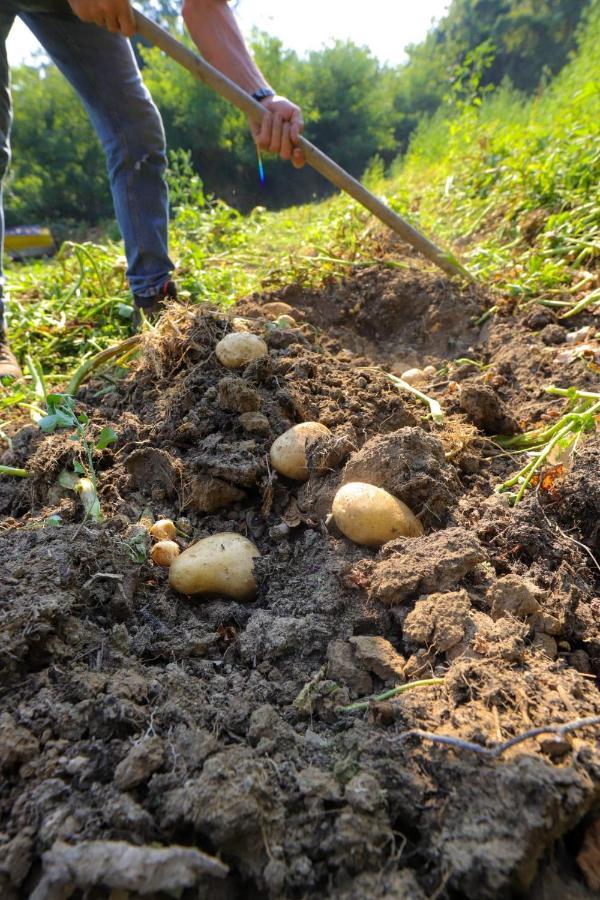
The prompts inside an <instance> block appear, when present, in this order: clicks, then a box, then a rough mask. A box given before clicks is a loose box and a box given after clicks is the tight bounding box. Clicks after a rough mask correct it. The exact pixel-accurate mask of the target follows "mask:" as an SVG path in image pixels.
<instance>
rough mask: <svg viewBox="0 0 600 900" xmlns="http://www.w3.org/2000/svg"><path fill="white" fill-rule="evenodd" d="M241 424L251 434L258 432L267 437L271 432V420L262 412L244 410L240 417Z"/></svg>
mask: <svg viewBox="0 0 600 900" xmlns="http://www.w3.org/2000/svg"><path fill="white" fill-rule="evenodd" d="M238 421H239V423H240V425H241V426H242V428H243V429H244V431H247V432H248V433H249V434H258V435H260V436H261V437H265V436H266V435H268V434H270V432H271V425H270V423H269V420H268V419H267V417H266V416H265V415H263V413H260V412H244V413H242V414H241V416H240V417H239V419H238Z"/></svg>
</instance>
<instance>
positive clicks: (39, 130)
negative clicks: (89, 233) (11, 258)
mask: <svg viewBox="0 0 600 900" xmlns="http://www.w3.org/2000/svg"><path fill="white" fill-rule="evenodd" d="M145 5H146V8H147V9H148V8H150V9H151V11H152V12H153V14H154V15H155V16H157V17H158V18H159V19H161V20H162V22H163V23H164V24H166V25H168V27H169V28H170V29H171V30H173V31H176V32H177V31H178V32H180V36H182V37H183V35H182V34H181V25H180V20H179V19H178V17H177V15H176V12H177V9H178V6H179V4H178V3H177V2H175V0H149V2H147V3H146V4H145ZM590 5H591V6H593V5H594V4H593V3H591V4H590V3H589V2H586V0H537V2H536V0H454V2H453V3H452V4H451V7H450V10H449V12H448V14H447V16H446V17H445V18H444V19H443V20H442V21H441V22H440V23H439V24H438V26H437V27H436V28H435V29H433V30H432V31H431V32H430V34H429V35H428V36H427V38H426V39H425V41H424V42H423V43H421V44H419V45H416V46H413V47H410V48H409V50H408V61H407V63H406V64H405V65H403V66H399V67H396V68H391V67H387V66H383V65H381V64H380V63H379V62H378V61H377V60H376V59H375V58H374V57H373V56H372V55H371V54H370V53H369V51H368V50H367V49H365V48H362V47H357V46H355V45H354V44H351V43H342V42H338V43H336V44H335V45H333V46H331V47H327V48H324V49H322V50H319V51H315V52H313V53H311V54H309V55H308V57H306V58H299V57H298V56H297V54H296V53H294V52H292V51H290V50H287V49H286V48H285V47H284V46H283V45H282V43H281V42H280V41H279V40H277V39H275V38H273V37H270V36H268V35H266V34H259V33H257V34H255V36H254V40H253V49H254V52H255V55H256V57H257V59H258V61H259V64H260V65H261V67H262V68H263V69H264V71H265V73H266V74H267V77H268V78H269V79H270V81H271V82H272V83H273V84H274V85H275V86H276V87H277V89H278V90H279V91H280V92H281V93H285V94H287V95H289V96H290V97H292V98H295V99H297V100H298V101H299V102H301V103H302V105H303V107H304V109H305V112H306V114H307V134H308V135H309V136H310V137H311V139H312V140H314V141H315V143H317V144H318V145H319V146H320V147H322V149H324V150H325V151H326V152H327V153H329V154H330V155H332V156H333V157H334V158H335V159H336V160H337V161H339V162H340V163H341V164H342V165H343V166H344V167H346V168H348V169H349V170H350V171H351V172H352V173H353V174H355V175H360V174H361V173H362V172H363V171H364V169H365V167H366V166H367V165H368V164H369V163H370V161H371V160H372V159H373V157H375V156H376V155H378V156H379V157H380V158H381V159H382V160H383V161H384V163H385V164H386V165H389V164H390V163H391V162H392V161H393V160H394V159H395V158H396V157H398V156H399V155H401V154H404V153H405V152H406V150H407V147H408V144H409V141H410V138H411V135H413V133H414V132H415V130H416V129H420V130H419V131H418V133H419V135H421V141H422V140H423V134H424V131H423V128H424V127H426V126H424V125H423V123H424V122H427V121H429V119H430V117H431V116H434V115H436V114H437V118H436V121H437V122H440V121H442V120H443V119H444V117H447V116H448V115H449V114H450V112H451V111H452V110H456V108H457V103H459V102H461V101H462V102H468V103H471V102H472V101H473V99H474V94H477V96H478V97H479V98H481V97H482V96H484V95H485V93H486V91H487V90H488V89H489V88H492V87H499V86H502V92H501V93H502V97H504V98H507V97H509V96H510V97H512V98H514V106H515V110H516V109H517V107H518V108H519V109H522V108H524V105H525V104H526V102H527V101H526V98H527V97H529V96H531V95H533V94H535V93H536V92H540V91H542V92H543V91H545V89H546V85H547V84H548V82H549V80H550V78H551V76H552V75H553V74H556V73H557V72H558V71H560V69H561V68H562V67H563V65H564V63H565V62H566V60H567V59H568V57H569V54H570V53H571V52H572V50H573V48H574V47H575V40H576V39H575V34H576V28H577V23H578V22H579V20H580V17H581V14H582V12H583V11H584V10H585V9H586V8H589V7H590ZM398 27H399V28H401V21H400V22H399V24H398ZM136 50H137V52H138V56H139V58H140V61H141V64H142V65H143V67H144V77H145V79H146V82H147V84H148V86H149V87H150V89H151V91H152V93H153V95H154V97H155V99H156V101H157V103H158V105H159V106H160V109H161V111H162V114H163V117H164V121H165V126H166V130H167V135H168V139H169V145H170V147H171V148H172V149H175V150H177V149H181V150H185V151H187V152H188V153H189V154H190V159H191V161H192V164H193V167H194V169H195V170H196V171H197V172H199V173H201V175H202V179H203V182H204V186H205V190H206V192H207V193H214V194H216V195H217V196H219V197H221V198H223V199H225V200H226V201H227V202H229V203H230V204H233V205H235V206H236V207H237V208H239V209H242V210H248V209H250V208H251V207H253V206H255V205H257V204H258V205H263V206H266V207H270V208H280V207H283V206H290V205H292V204H293V203H298V202H302V201H306V200H310V199H315V198H318V197H319V196H323V195H324V194H325V193H326V192H327V190H328V186H327V185H326V184H325V182H323V180H322V179H320V178H319V176H317V175H315V174H314V173H312V172H311V171H304V172H302V173H299V174H294V176H293V177H290V175H289V172H288V169H287V167H286V166H284V165H283V164H282V163H280V162H279V161H277V160H269V161H268V163H267V175H268V178H267V185H266V187H264V188H263V187H261V186H260V184H259V181H258V176H257V166H256V154H255V150H254V145H253V144H252V142H251V140H250V137H249V134H248V131H247V128H246V126H245V123H244V121H243V117H242V115H241V114H239V113H238V112H237V111H236V110H233V109H231V108H230V107H228V106H227V105H225V104H224V103H222V102H221V101H220V100H218V99H217V98H216V97H215V96H214V95H213V94H212V93H211V92H210V91H209V90H208V89H206V88H203V87H202V86H199V85H198V84H197V83H196V82H195V81H193V80H192V79H191V77H190V76H189V75H188V74H187V73H185V72H184V71H182V70H180V69H178V67H177V66H176V65H175V64H173V63H171V62H170V61H169V60H168V59H166V58H164V57H163V56H162V55H161V54H160V53H159V52H158V51H155V50H151V49H148V48H143V47H141V45H139V44H138V45H136ZM473 78H474V79H475V81H473ZM13 91H14V99H15V112H16V115H15V124H14V132H13V145H14V163H13V167H12V171H11V174H10V176H9V182H8V189H7V197H6V207H7V219H8V224H9V225H10V224H12V225H15V224H28V223H33V222H49V223H56V222H57V221H58V220H81V219H82V217H83V218H84V219H85V221H86V223H88V224H95V223H98V222H100V221H102V220H106V219H108V218H111V217H112V205H111V200H110V195H109V191H108V187H107V183H106V176H105V166H104V158H103V154H102V151H101V149H100V147H99V145H98V142H97V140H96V138H95V135H94V134H93V132H92V129H91V127H90V125H89V123H88V120H87V116H86V114H85V112H84V110H83V109H82V108H81V106H80V104H79V102H78V100H77V98H76V97H75V95H74V93H73V92H72V90H71V89H70V87H69V86H68V85H67V84H66V83H65V81H64V79H63V78H62V76H61V75H60V74H59V73H58V72H57V71H56V70H55V69H54V68H53V67H51V66H46V65H41V66H37V67H29V66H22V67H20V68H18V69H16V70H15V71H14V72H13ZM514 91H519V92H521V94H522V96H521V97H520V98H519V97H518V96H517V95H516V94H515V93H514ZM503 102H505V103H506V102H507V101H506V100H504V101H503ZM506 111H508V110H506ZM440 117H441V118H440ZM437 133H438V134H441V132H439V131H438V132H437ZM67 138H68V139H67ZM71 228H72V226H71Z"/></svg>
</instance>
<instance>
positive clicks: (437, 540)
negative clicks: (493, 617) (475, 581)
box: [352, 528, 486, 604]
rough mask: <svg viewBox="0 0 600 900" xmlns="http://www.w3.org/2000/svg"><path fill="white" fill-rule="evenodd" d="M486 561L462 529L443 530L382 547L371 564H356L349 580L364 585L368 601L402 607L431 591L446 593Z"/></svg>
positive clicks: (484, 555)
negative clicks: (413, 598)
mask: <svg viewBox="0 0 600 900" xmlns="http://www.w3.org/2000/svg"><path fill="white" fill-rule="evenodd" d="M485 559H486V554H485V552H484V550H483V548H482V547H481V545H480V544H479V542H478V541H477V539H476V538H475V537H474V536H473V535H472V534H470V533H469V532H468V531H466V530H465V529H463V528H447V529H446V530H445V531H438V532H435V533H434V534H430V535H425V536H423V537H419V538H398V540H395V541H391V542H390V543H389V544H386V545H385V547H384V548H383V549H382V550H381V552H380V554H379V556H378V558H377V559H376V560H374V561H372V562H371V561H366V562H363V563H359V564H358V565H357V566H356V567H355V568H354V570H353V573H352V576H353V577H354V579H355V580H356V582H357V583H358V584H363V583H364V584H365V586H366V587H367V590H368V595H369V598H370V599H373V600H381V601H383V602H384V603H388V604H396V603H402V602H403V601H405V600H408V599H410V598H412V597H418V596H420V595H423V594H430V593H433V592H435V591H448V590H452V589H453V588H454V587H456V586H457V585H458V584H459V582H460V581H461V579H462V578H464V576H465V575H467V574H468V573H469V572H472V571H473V569H474V568H475V567H476V566H477V565H479V563H481V562H483V561H484V560H485Z"/></svg>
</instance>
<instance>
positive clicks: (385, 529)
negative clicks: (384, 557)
mask: <svg viewBox="0 0 600 900" xmlns="http://www.w3.org/2000/svg"><path fill="white" fill-rule="evenodd" d="M331 511H332V513H333V518H334V520H335V524H336V525H337V527H338V528H339V529H340V531H341V532H342V534H345V535H346V537H347V538H350V540H351V541H354V543H355V544H361V545H362V546H365V547H381V545H382V544H387V542H388V541H392V540H393V539H394V538H397V537H418V536H419V535H421V534H423V526H422V525H421V523H420V522H419V520H418V519H417V517H416V516H415V515H414V513H412V512H411V510H410V509H409V508H408V506H407V505H406V504H405V503H403V502H402V501H401V500H398V499H397V497H393V496H392V495H391V494H388V492H387V491H384V490H383V488H378V487H375V486H374V485H372V484H363V483H362V482H360V481H351V482H349V483H348V484H344V485H343V486H342V487H341V488H340V489H339V491H338V492H337V494H336V495H335V498H334V500H333V507H332V510H331Z"/></svg>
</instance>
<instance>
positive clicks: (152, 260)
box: [13, 0, 173, 296]
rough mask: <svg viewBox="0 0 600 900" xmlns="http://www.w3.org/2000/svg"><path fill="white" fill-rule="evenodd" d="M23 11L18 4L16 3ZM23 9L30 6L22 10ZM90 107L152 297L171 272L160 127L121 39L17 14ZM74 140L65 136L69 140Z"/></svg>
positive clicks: (123, 224)
mask: <svg viewBox="0 0 600 900" xmlns="http://www.w3.org/2000/svg"><path fill="white" fill-rule="evenodd" d="M14 2H16V5H17V7H18V6H19V0H13V3H14ZM24 5H25V4H24ZM19 15H20V17H21V18H22V20H23V21H24V22H25V24H26V25H27V26H28V27H29V28H30V29H31V31H32V32H33V33H34V34H35V35H36V37H37V38H38V40H39V41H40V43H41V44H42V46H43V47H44V48H45V50H46V51H47V53H48V54H49V56H50V57H51V59H52V60H53V61H54V62H55V63H56V65H57V66H58V68H59V69H60V70H61V71H62V72H63V74H64V75H65V76H66V78H67V79H68V80H69V81H70V83H71V84H72V85H73V87H74V88H75V90H76V91H77V93H78V94H79V96H80V98H81V100H82V102H83V103H84V105H85V107H86V109H87V112H88V114H89V116H90V119H91V120H92V123H93V125H94V127H95V129H96V131H97V133H98V136H99V138H100V140H101V142H102V145H103V147H104V151H105V153H106V159H107V164H108V174H109V177H110V184H111V190H112V195H113V200H114V205H115V212H116V215H117V220H118V222H119V226H120V228H121V233H122V235H123V239H124V241H125V252H126V255H127V262H128V272H127V274H128V277H129V283H130V285H131V288H132V290H133V292H134V294H138V295H139V296H150V295H152V294H154V293H156V292H157V291H158V290H159V288H160V287H161V286H162V284H164V282H165V280H166V279H167V278H168V277H169V275H170V273H171V271H172V270H173V263H172V262H171V260H170V259H169V254H168V242H167V232H168V215H169V211H168V196H167V186H166V183H165V179H164V172H165V167H166V148H165V135H164V129H163V126H162V121H161V119H160V115H159V113H158V110H157V109H156V107H155V105H154V103H153V101H152V98H151V97H150V94H149V92H148V90H147V88H146V87H145V85H144V84H143V82H142V79H141V76H140V72H139V69H138V67H137V63H136V61H135V57H134V55H133V51H132V49H131V45H130V43H129V41H128V40H126V39H125V38H124V37H122V36H121V35H116V34H111V33H110V32H108V31H106V30H104V29H102V28H98V27H97V26H96V25H91V24H86V23H84V22H81V21H80V20H79V19H77V18H76V17H75V16H74V15H72V14H70V13H66V14H64V15H61V14H54V13H46V12H25V11H23V9H21V10H19ZM68 139H69V136H68V135H65V140H68Z"/></svg>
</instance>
